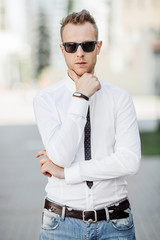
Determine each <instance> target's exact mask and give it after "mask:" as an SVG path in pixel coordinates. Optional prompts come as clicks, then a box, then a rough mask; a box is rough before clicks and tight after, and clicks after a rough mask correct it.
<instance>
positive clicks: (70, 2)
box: [67, 0, 74, 14]
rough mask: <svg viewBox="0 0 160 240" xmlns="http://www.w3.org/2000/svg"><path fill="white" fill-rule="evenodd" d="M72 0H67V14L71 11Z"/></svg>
mask: <svg viewBox="0 0 160 240" xmlns="http://www.w3.org/2000/svg"><path fill="white" fill-rule="evenodd" d="M73 5H74V0H68V11H67V12H68V14H70V13H71V12H72V11H73Z"/></svg>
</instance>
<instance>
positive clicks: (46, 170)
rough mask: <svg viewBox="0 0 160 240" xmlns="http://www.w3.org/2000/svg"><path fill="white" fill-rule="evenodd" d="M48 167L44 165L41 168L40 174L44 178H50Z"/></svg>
mask: <svg viewBox="0 0 160 240" xmlns="http://www.w3.org/2000/svg"><path fill="white" fill-rule="evenodd" d="M48 168H49V166H48V164H47V163H44V164H43V166H42V168H41V173H43V174H44V175H45V176H50V177H51V176H52V175H51V173H50V172H49V169H48Z"/></svg>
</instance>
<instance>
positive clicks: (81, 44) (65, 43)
mask: <svg viewBox="0 0 160 240" xmlns="http://www.w3.org/2000/svg"><path fill="white" fill-rule="evenodd" d="M68 43H74V44H75V45H76V48H75V50H74V51H72V52H68V51H67V50H66V45H67V44H68ZM85 43H94V49H95V46H96V44H97V43H98V41H85V42H81V43H76V42H63V43H62V45H63V46H64V49H65V51H66V52H67V53H75V52H76V51H77V49H78V47H79V46H81V48H82V50H83V51H84V52H93V51H94V49H93V50H92V51H85V50H84V49H83V44H85Z"/></svg>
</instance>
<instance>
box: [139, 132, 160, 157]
mask: <svg viewBox="0 0 160 240" xmlns="http://www.w3.org/2000/svg"><path fill="white" fill-rule="evenodd" d="M140 137H141V146H142V155H145V156H147V155H148V156H157V155H160V132H158V131H157V132H140Z"/></svg>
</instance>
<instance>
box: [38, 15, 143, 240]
mask: <svg viewBox="0 0 160 240" xmlns="http://www.w3.org/2000/svg"><path fill="white" fill-rule="evenodd" d="M61 38H62V44H60V48H61V51H62V54H63V56H64V58H65V62H66V65H67V67H68V71H67V77H66V78H65V79H64V80H62V81H60V82H58V83H56V84H55V85H53V86H51V87H49V88H47V89H44V90H42V91H40V93H38V94H37V96H36V97H35V98H34V111H35V116H36V120H37V124H38V128H39V131H40V134H41V137H42V140H43V143H44V146H45V149H46V150H43V151H41V152H39V153H37V156H36V157H39V156H42V155H44V156H45V157H44V158H42V159H41V160H40V168H41V172H42V173H43V174H44V175H46V176H48V177H49V178H48V184H47V186H46V189H45V190H46V192H47V197H46V199H45V204H44V210H43V218H42V228H41V235H40V239H43V240H47V239H55V240H57V239H66V240H68V239H98V240H101V239H135V232H134V224H133V218H132V214H131V208H130V204H129V201H128V198H127V190H126V184H127V183H126V181H125V176H127V175H132V174H135V173H137V171H138V169H139V165H140V155H141V153H140V139H139V132H138V127H137V120H136V114H135V110H134V107H133V103H132V100H131V98H130V96H129V95H128V93H127V92H126V91H124V90H122V89H120V88H118V87H115V86H113V85H111V84H109V83H107V82H105V81H103V80H101V79H99V78H98V76H96V75H95V65H96V61H97V55H98V54H99V53H100V50H101V46H102V42H101V41H98V29H97V26H96V23H95V20H94V18H93V17H92V16H91V15H90V13H89V12H88V11H86V10H83V11H81V12H79V13H72V14H70V15H69V16H67V17H66V18H64V19H63V20H62V23H61Z"/></svg>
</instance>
